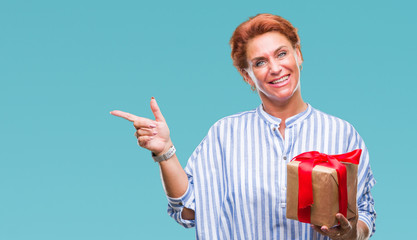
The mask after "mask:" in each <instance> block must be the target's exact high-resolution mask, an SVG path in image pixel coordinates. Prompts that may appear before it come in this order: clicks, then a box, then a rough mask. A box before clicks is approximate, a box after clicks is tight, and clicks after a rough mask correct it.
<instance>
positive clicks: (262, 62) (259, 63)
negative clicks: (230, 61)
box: [255, 60, 266, 67]
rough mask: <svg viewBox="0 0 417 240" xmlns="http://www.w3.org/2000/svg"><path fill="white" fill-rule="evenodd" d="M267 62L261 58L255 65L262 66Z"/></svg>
mask: <svg viewBox="0 0 417 240" xmlns="http://www.w3.org/2000/svg"><path fill="white" fill-rule="evenodd" d="M265 64H266V62H265V61H264V60H260V61H257V62H256V63H255V66H256V67H262V66H263V65H265Z"/></svg>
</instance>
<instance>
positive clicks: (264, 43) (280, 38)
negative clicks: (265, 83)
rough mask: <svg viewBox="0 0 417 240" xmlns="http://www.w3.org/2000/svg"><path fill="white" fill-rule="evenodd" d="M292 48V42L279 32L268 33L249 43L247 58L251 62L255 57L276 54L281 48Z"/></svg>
mask: <svg viewBox="0 0 417 240" xmlns="http://www.w3.org/2000/svg"><path fill="white" fill-rule="evenodd" d="M282 46H284V47H288V48H292V45H291V42H290V41H289V40H288V39H287V37H285V36H284V35H283V34H281V33H279V32H267V33H264V34H261V35H258V36H256V37H254V38H252V39H251V40H249V41H248V44H247V47H246V56H247V58H248V59H249V60H250V59H252V58H254V57H261V56H268V55H271V54H274V52H275V50H277V49H278V48H279V47H282Z"/></svg>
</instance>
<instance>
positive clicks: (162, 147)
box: [110, 97, 172, 155]
mask: <svg viewBox="0 0 417 240" xmlns="http://www.w3.org/2000/svg"><path fill="white" fill-rule="evenodd" d="M151 109H152V113H153V115H154V116H155V120H151V119H148V118H143V117H138V116H135V115H133V114H130V113H127V112H122V111H119V110H115V111H111V112H110V114H112V115H114V116H117V117H122V118H124V119H126V120H128V121H131V122H133V125H134V127H135V128H136V132H135V136H136V138H137V139H138V144H139V146H141V147H143V148H146V149H148V150H150V151H151V152H153V153H154V154H156V155H161V154H164V153H166V152H167V151H168V149H169V148H170V147H171V146H172V142H171V138H170V135H169V128H168V125H167V123H166V121H165V118H164V116H163V115H162V113H161V111H160V109H159V107H158V104H157V103H156V100H155V98H153V97H152V99H151Z"/></svg>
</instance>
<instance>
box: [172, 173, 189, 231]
mask: <svg viewBox="0 0 417 240" xmlns="http://www.w3.org/2000/svg"><path fill="white" fill-rule="evenodd" d="M190 178H191V179H190ZM167 198H168V215H169V216H171V217H172V218H173V219H174V220H175V221H177V222H178V223H179V224H181V225H182V226H183V227H185V228H191V227H194V226H195V220H185V219H183V218H182V210H183V209H184V207H186V208H189V209H192V210H194V211H195V198H194V185H193V183H192V176H189V175H188V187H187V191H186V192H185V193H184V195H182V196H181V197H179V198H172V197H168V196H167Z"/></svg>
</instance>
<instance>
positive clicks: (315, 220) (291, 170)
mask: <svg viewBox="0 0 417 240" xmlns="http://www.w3.org/2000/svg"><path fill="white" fill-rule="evenodd" d="M299 163H300V162H299V161H292V162H289V163H288V164H287V218H290V219H294V220H298V217H297V213H298V164H299ZM343 164H344V165H345V166H346V171H347V193H348V210H347V218H348V219H350V218H352V217H355V215H356V210H357V209H356V208H357V206H356V190H357V173H358V165H356V164H351V163H343ZM312 183H313V201H314V202H313V205H312V206H311V224H314V225H318V226H327V227H332V226H334V225H336V224H338V221H337V219H336V214H337V213H338V212H339V190H338V180H337V172H336V170H335V169H332V168H328V167H323V166H315V167H314V168H313V172H312Z"/></svg>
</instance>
